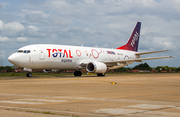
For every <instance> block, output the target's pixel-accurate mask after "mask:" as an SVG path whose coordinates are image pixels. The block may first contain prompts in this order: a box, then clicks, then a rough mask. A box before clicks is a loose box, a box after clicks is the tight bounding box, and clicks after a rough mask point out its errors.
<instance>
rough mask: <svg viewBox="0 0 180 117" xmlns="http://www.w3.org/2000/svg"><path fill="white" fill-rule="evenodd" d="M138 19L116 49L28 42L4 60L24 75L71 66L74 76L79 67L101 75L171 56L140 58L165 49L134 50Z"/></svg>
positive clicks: (136, 44)
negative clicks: (30, 43) (122, 42)
mask: <svg viewBox="0 0 180 117" xmlns="http://www.w3.org/2000/svg"><path fill="white" fill-rule="evenodd" d="M140 28H141V22H137V24H136V26H135V28H134V30H133V32H132V34H131V36H130V38H129V40H128V42H127V43H126V45H123V46H121V47H118V48H116V49H108V48H96V47H82V46H68V45H53V44H38V45H28V46H25V47H22V48H20V49H18V51H17V52H16V53H14V54H12V55H11V56H9V58H8V60H9V61H10V62H11V63H12V64H14V65H16V66H18V67H21V68H24V69H23V70H24V71H27V72H28V73H27V74H26V76H27V77H32V74H31V72H32V69H44V70H64V69H66V70H68V69H74V70H75V72H74V76H81V75H82V72H81V71H80V70H82V69H86V70H87V72H90V73H97V76H104V75H105V72H106V71H107V70H109V69H117V68H120V67H123V66H127V65H129V64H132V63H133V62H142V61H143V60H151V59H162V58H172V56H166V57H155V58H140V55H144V54H150V53H157V52H164V51H168V50H160V51H152V52H138V43H139V36H140Z"/></svg>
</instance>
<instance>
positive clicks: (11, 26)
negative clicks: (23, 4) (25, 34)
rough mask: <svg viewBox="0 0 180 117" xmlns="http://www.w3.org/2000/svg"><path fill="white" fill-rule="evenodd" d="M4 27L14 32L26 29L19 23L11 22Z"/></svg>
mask: <svg viewBox="0 0 180 117" xmlns="http://www.w3.org/2000/svg"><path fill="white" fill-rule="evenodd" d="M3 27H4V30H12V31H16V32H19V31H23V30H25V27H24V26H23V25H22V24H21V23H19V22H10V23H7V24H6V23H5V24H4V26H3Z"/></svg>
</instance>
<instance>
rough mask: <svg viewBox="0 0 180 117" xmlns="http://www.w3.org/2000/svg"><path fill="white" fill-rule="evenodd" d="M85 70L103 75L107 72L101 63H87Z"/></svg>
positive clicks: (104, 65)
mask: <svg viewBox="0 0 180 117" xmlns="http://www.w3.org/2000/svg"><path fill="white" fill-rule="evenodd" d="M86 70H87V71H88V72H91V73H102V74H104V73H105V72H106V70H107V66H106V64H104V63H102V62H89V63H88V64H87V66H86Z"/></svg>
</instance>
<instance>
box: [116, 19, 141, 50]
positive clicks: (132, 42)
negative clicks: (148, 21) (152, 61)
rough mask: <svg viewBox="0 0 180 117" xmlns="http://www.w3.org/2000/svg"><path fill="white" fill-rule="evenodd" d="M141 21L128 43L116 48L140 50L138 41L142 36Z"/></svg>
mask: <svg viewBox="0 0 180 117" xmlns="http://www.w3.org/2000/svg"><path fill="white" fill-rule="evenodd" d="M140 29H141V22H137V24H136V26H135V28H134V30H133V32H132V34H131V36H130V38H129V40H128V42H127V43H126V45H123V46H121V47H118V48H116V49H123V50H130V51H136V52H137V51H138V43H139V36H140Z"/></svg>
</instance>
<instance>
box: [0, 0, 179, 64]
mask: <svg viewBox="0 0 180 117" xmlns="http://www.w3.org/2000/svg"><path fill="white" fill-rule="evenodd" d="M0 6H1V7H0V10H2V12H0V42H1V43H0V50H6V51H8V52H9V53H10V52H12V51H14V50H15V49H18V48H20V47H22V46H25V45H29V44H41V43H42V44H43V43H51V44H65V45H81V44H83V45H84V46H96V47H97V46H98V47H109V48H117V47H119V46H122V45H124V44H125V43H126V42H127V39H128V38H129V36H130V34H131V32H132V30H133V28H134V26H135V24H136V22H138V21H140V22H142V27H141V35H140V41H139V50H140V51H151V50H161V49H169V50H172V51H171V52H166V53H167V55H173V56H176V57H180V52H179V49H180V46H179V43H180V40H179V37H180V28H179V27H180V7H179V6H180V1H179V0H45V1H12V2H8V1H5V0H2V1H1V2H0ZM9 8H11V10H9ZM12 9H13V10H12ZM10 40H11V41H10ZM19 42H21V43H19ZM7 43H8V45H9V47H14V48H8V46H6V45H5V44H7ZM14 43H16V44H14ZM12 45H15V46H12ZM4 48H5V49H4ZM8 52H6V53H8ZM159 55H161V53H159ZM7 56H8V55H7ZM165 61H166V60H165ZM147 62H148V61H147ZM177 62H178V61H176V59H174V61H173V62H172V63H169V64H170V66H177ZM150 63H151V65H152V66H156V64H155V63H153V62H150ZM158 63H159V65H163V62H162V63H161V62H158ZM160 63H161V64H160ZM5 64H9V63H8V62H5Z"/></svg>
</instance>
